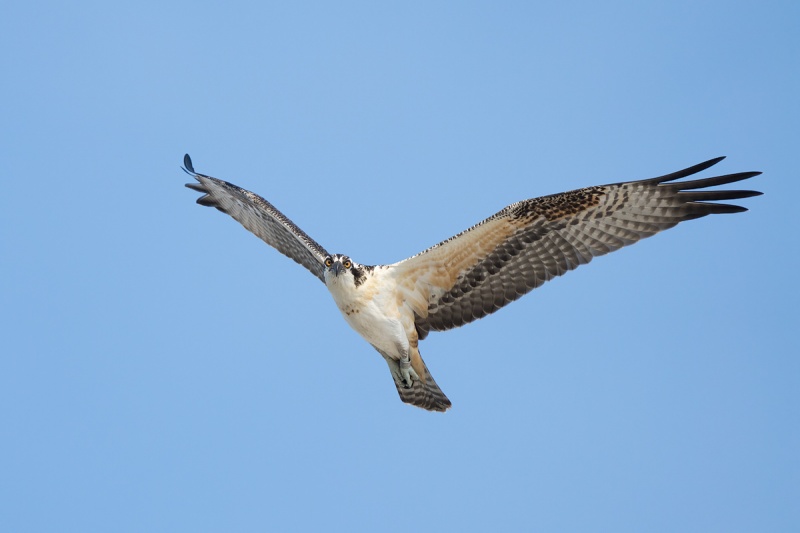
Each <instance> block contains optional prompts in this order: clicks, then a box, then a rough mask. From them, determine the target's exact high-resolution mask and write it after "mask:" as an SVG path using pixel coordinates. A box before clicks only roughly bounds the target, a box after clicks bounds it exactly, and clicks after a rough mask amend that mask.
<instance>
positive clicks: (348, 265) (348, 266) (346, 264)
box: [344, 261, 353, 268]
mask: <svg viewBox="0 0 800 533" xmlns="http://www.w3.org/2000/svg"><path fill="white" fill-rule="evenodd" d="M351 266H353V264H352V263H351V262H350V261H345V262H344V267H345V268H350V267H351Z"/></svg>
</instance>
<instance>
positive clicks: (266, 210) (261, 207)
mask: <svg viewBox="0 0 800 533" xmlns="http://www.w3.org/2000/svg"><path fill="white" fill-rule="evenodd" d="M183 165H184V169H183V170H185V171H186V173H187V174H189V175H191V176H194V178H195V179H196V180H197V181H198V182H199V183H187V184H186V186H187V187H189V188H190V189H193V190H195V191H198V192H201V193H203V196H201V197H200V198H198V199H197V203H198V204H200V205H206V206H210V207H216V208H217V209H219V210H220V211H222V212H223V213H227V214H229V215H230V216H232V217H233V218H234V219H236V220H237V221H239V223H240V224H241V225H242V226H244V227H245V228H247V229H248V230H249V231H251V232H252V233H254V234H255V235H256V236H258V237H259V238H261V240H263V241H264V242H266V243H267V244H269V245H270V246H272V247H274V248H275V249H276V250H278V251H279V252H280V253H282V254H283V255H285V256H287V257H289V258H290V259H294V260H295V261H296V262H298V263H300V264H301V265H303V266H304V267H306V268H307V269H308V270H309V271H310V272H311V273H312V274H314V275H315V276H316V277H318V278H319V279H320V281H322V282H323V283H325V278H324V277H323V270H324V264H323V263H324V261H325V257H327V256H328V252H326V251H325V249H324V248H323V247H322V246H320V245H319V244H318V243H317V242H316V241H315V240H314V239H312V238H311V237H309V236H308V235H306V233H305V232H304V231H303V230H301V229H300V228H298V227H297V226H296V225H295V224H294V222H292V221H291V220H289V219H288V218H286V215H284V214H283V213H281V212H280V211H278V210H277V209H276V208H275V207H274V206H273V205H272V204H271V203H269V202H268V201H266V200H264V199H263V198H261V197H260V196H258V195H257V194H253V193H252V192H250V191H246V190H244V189H242V188H241V187H237V186H236V185H233V184H231V183H228V182H227V181H222V180H218V179H216V178H212V177H210V176H206V175H204V174H198V173H197V172H195V171H194V168H193V167H192V160H191V158H189V154H186V155H185V156H184V157H183Z"/></svg>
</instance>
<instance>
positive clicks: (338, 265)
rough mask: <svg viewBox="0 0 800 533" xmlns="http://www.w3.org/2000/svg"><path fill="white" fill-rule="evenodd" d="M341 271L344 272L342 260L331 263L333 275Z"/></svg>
mask: <svg viewBox="0 0 800 533" xmlns="http://www.w3.org/2000/svg"><path fill="white" fill-rule="evenodd" d="M342 272H344V266H342V262H341V261H336V262H335V263H334V264H333V275H334V276H338V275H339V274H341V273H342Z"/></svg>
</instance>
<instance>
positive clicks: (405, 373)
mask: <svg viewBox="0 0 800 533" xmlns="http://www.w3.org/2000/svg"><path fill="white" fill-rule="evenodd" d="M400 380H401V381H402V383H403V386H404V387H405V388H407V389H410V388H411V387H412V386H413V385H414V380H417V381H419V380H420V379H419V374H417V372H416V370H414V368H413V367H412V366H411V360H410V359H401V360H400Z"/></svg>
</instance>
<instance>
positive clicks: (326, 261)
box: [325, 257, 333, 267]
mask: <svg viewBox="0 0 800 533" xmlns="http://www.w3.org/2000/svg"><path fill="white" fill-rule="evenodd" d="M332 264H333V259H331V258H330V257H327V258H326V259H325V266H326V267H329V266H331V265H332Z"/></svg>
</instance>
